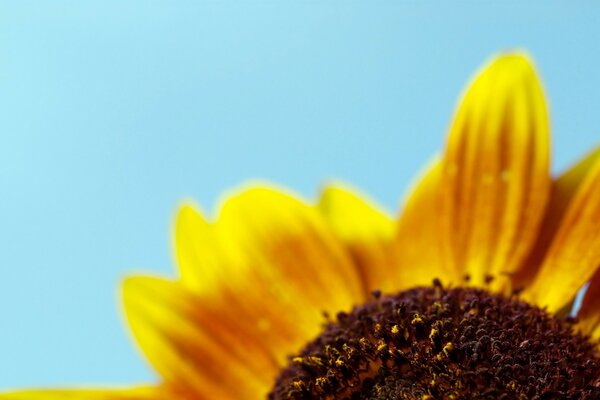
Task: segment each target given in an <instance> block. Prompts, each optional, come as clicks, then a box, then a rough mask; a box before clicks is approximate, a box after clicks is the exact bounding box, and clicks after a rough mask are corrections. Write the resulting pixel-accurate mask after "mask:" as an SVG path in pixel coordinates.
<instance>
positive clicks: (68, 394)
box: [0, 387, 183, 400]
mask: <svg viewBox="0 0 600 400" xmlns="http://www.w3.org/2000/svg"><path fill="white" fill-rule="evenodd" d="M165 395H166V391H164V390H162V389H160V388H151V387H143V388H142V387H140V388H132V389H47V390H23V391H17V392H10V393H0V400H165V399H166V398H165V397H164V396H165ZM168 396H169V397H168V399H169V400H175V398H176V397H175V396H173V393H168ZM180 399H181V400H183V398H180Z"/></svg>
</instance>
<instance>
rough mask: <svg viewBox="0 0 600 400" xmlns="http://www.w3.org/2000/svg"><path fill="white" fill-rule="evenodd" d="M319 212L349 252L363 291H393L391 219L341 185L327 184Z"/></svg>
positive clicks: (396, 285)
mask: <svg viewBox="0 0 600 400" xmlns="http://www.w3.org/2000/svg"><path fill="white" fill-rule="evenodd" d="M318 208H319V211H320V212H321V214H322V215H323V216H324V217H325V220H326V221H327V222H328V224H329V226H330V227H331V229H332V230H333V232H334V233H335V235H336V236H337V237H338V239H339V240H340V241H341V242H342V243H343V245H344V246H345V247H346V248H347V250H348V252H349V253H350V255H351V257H352V260H353V262H354V263H355V264H356V266H357V267H358V270H359V273H360V276H361V280H362V282H363V284H364V287H365V290H366V292H371V291H372V290H375V289H379V290H382V291H383V292H390V291H394V290H396V289H397V287H398V279H397V276H396V275H395V274H394V272H395V269H394V268H392V265H391V260H390V248H391V245H392V241H393V239H394V222H393V221H392V219H391V218H390V217H388V216H387V215H386V214H385V213H384V212H382V211H380V209H379V208H378V207H376V206H374V205H373V204H372V203H369V202H367V201H366V200H365V199H364V196H361V195H358V194H356V193H355V192H353V191H351V190H350V189H348V188H346V187H344V186H342V185H330V186H327V187H326V188H325V189H324V190H323V192H322V194H321V197H320V199H319V205H318Z"/></svg>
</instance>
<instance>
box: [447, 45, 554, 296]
mask: <svg viewBox="0 0 600 400" xmlns="http://www.w3.org/2000/svg"><path fill="white" fill-rule="evenodd" d="M549 141H550V138H549V122H548V113H547V109H546V103H545V99H544V94H543V92H542V88H541V85H540V82H539V81H538V78H537V75H536V73H535V71H534V69H533V66H532V64H531V63H530V61H529V60H528V59H527V57H526V56H524V55H521V54H507V55H502V56H500V57H498V58H496V59H495V60H494V61H493V62H492V63H491V64H490V65H489V66H487V67H486V68H485V69H484V70H483V72H482V73H480V74H479V75H478V76H477V77H476V78H475V80H474V82H473V83H472V84H471V86H470V87H469V88H468V90H467V92H466V93H465V95H464V97H463V100H462V102H461V104H460V107H459V108H458V111H457V112H456V115H455V118H454V121H453V123H452V126H451V128H450V133H449V138H448V143H447V147H446V152H445V155H444V157H443V164H442V169H443V178H442V181H443V182H442V187H443V189H442V192H443V202H442V216H441V222H442V232H443V246H442V248H443V250H444V261H445V262H449V263H450V265H451V267H452V268H453V269H457V270H459V271H464V272H465V273H467V274H468V275H469V276H470V277H471V279H472V282H473V283H474V284H476V285H483V284H484V282H485V281H486V277H487V275H492V276H495V277H502V276H506V275H510V274H512V273H514V272H515V271H516V270H517V269H518V268H519V266H520V265H521V264H522V262H523V261H524V258H525V257H526V255H527V254H528V252H529V251H530V249H531V247H532V245H533V243H534V240H535V237H536V236H537V232H538V229H539V225H540V222H541V219H542V216H543V211H544V208H545V206H546V202H547V199H548V195H549V189H550V177H549V147H550V145H549ZM496 282H497V283H499V282H498V281H496Z"/></svg>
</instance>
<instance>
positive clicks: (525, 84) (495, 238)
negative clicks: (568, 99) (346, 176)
mask: <svg viewBox="0 0 600 400" xmlns="http://www.w3.org/2000/svg"><path fill="white" fill-rule="evenodd" d="M549 132H550V128H549V120H548V112H547V106H546V102H545V97H544V94H543V90H542V87H541V84H540V82H539V80H538V78H537V74H536V72H535V70H534V67H533V66H532V63H531V62H530V60H529V59H528V58H527V56H525V55H523V54H520V53H511V54H503V55H500V56H498V57H496V58H495V59H494V60H492V61H491V62H490V63H489V64H488V65H487V66H485V67H484V68H483V70H482V71H481V72H480V73H478V74H477V75H476V77H475V79H474V81H473V82H472V83H471V84H470V85H469V87H468V88H467V90H466V92H465V94H464V95H463V98H462V100H461V102H460V104H459V107H458V109H457V111H456V114H455V117H454V119H453V122H452V123H451V126H450V130H449V135H448V140H447V143H446V147H445V150H444V152H443V154H442V155H441V156H440V157H439V158H438V159H436V160H435V161H434V162H433V163H432V165H430V167H429V168H428V169H427V171H426V172H425V174H424V175H423V177H422V178H421V179H420V180H419V181H418V183H417V184H416V186H415V187H414V188H413V190H412V192H411V193H410V195H409V197H408V198H407V200H406V202H405V204H404V206H403V209H402V212H401V214H400V216H399V217H398V218H397V219H396V218H390V217H388V216H387V215H386V214H385V213H383V212H381V211H379V209H378V208H377V207H375V206H373V205H372V204H371V203H370V202H367V201H366V200H364V198H363V197H362V196H359V195H357V194H356V193H355V192H353V191H351V190H349V189H347V188H345V187H343V186H339V185H337V186H336V185H334V186H329V187H327V188H325V190H324V191H323V193H322V195H321V197H320V199H319V201H318V203H317V204H316V205H312V204H308V203H307V202H305V201H303V200H300V199H299V198H298V197H297V196H294V195H291V194H289V193H286V192H284V191H281V190H276V189H273V188H271V187H267V186H255V187H251V188H248V189H244V190H241V191H239V192H237V193H235V194H233V195H231V196H230V197H228V198H227V200H225V201H224V203H223V206H222V208H221V210H220V212H219V214H218V216H217V218H216V219H215V221H209V220H207V219H206V218H205V217H204V216H203V214H202V213H201V212H200V211H199V210H198V208H197V207H195V206H193V205H191V204H186V205H184V206H183V207H181V209H180V210H179V213H178V215H177V218H176V221H175V229H174V247H175V254H176V260H177V266H178V272H179V276H178V277H177V278H176V279H163V278H158V277H148V276H136V277H131V278H128V279H126V280H125V282H124V284H123V301H124V308H125V313H126V316H127V321H128V322H129V325H130V328H131V330H132V332H133V335H134V337H135V338H136V341H137V343H138V345H139V346H140V348H141V350H142V352H143V353H144V355H145V356H146V358H147V359H148V361H149V362H150V363H151V364H152V366H153V367H154V368H155V369H156V371H157V373H158V376H159V377H160V378H159V379H158V383H156V384H155V385H150V386H148V387H144V388H132V389H126V390H117V389H115V390H71V391H61V390H47V391H24V392H14V393H6V394H3V395H0V399H7V400H8V399H13V400H16V399H21V400H22V399H27V400H41V399H58V398H65V397H66V396H67V395H68V396H69V398H73V399H76V398H80V399H97V400H108V399H128V400H145V399H169V400H171V399H173V400H179V399H188V400H196V399H198V400H200V399H241V398H243V399H264V398H267V397H269V398H270V399H313V398H320V399H400V398H402V399H421V400H425V399H437V398H447V399H467V398H469V399H471V398H482V399H483V398H491V397H496V398H499V399H513V398H514V399H517V398H539V399H542V398H543V399H554V398H556V399H559V398H560V399H567V398H569V399H585V398H588V399H597V398H600V353H599V347H598V338H600V271H597V270H598V268H597V267H598V266H599V265H600V225H599V224H598V223H597V221H598V220H600V158H599V157H598V156H599V154H600V153H599V152H594V153H592V154H591V155H589V156H588V157H587V158H585V159H584V160H583V161H581V162H580V163H579V164H577V165H576V166H574V167H573V168H572V169H570V170H569V171H567V172H566V173H565V174H563V175H561V176H559V177H558V178H553V177H552V176H551V175H550V170H549V164H550V163H549V158H550V133H549ZM589 281H590V286H589V290H588V292H587V295H586V297H585V298H584V300H583V304H582V306H581V310H580V312H579V315H578V319H577V320H574V319H570V318H564V317H565V315H566V313H568V310H569V309H570V307H571V304H572V302H573V299H574V297H575V295H576V294H577V292H578V291H579V290H580V289H581V287H582V286H583V285H584V284H585V283H586V282H589Z"/></svg>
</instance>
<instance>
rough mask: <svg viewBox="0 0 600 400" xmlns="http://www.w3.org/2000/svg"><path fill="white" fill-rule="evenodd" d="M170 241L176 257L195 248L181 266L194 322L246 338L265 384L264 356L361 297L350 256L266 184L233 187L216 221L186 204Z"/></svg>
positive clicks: (315, 220) (283, 356)
mask: <svg viewBox="0 0 600 400" xmlns="http://www.w3.org/2000/svg"><path fill="white" fill-rule="evenodd" d="M184 213H185V215H183V214H184ZM175 242H176V243H175V248H176V251H177V253H178V260H182V259H183V258H184V257H182V255H180V254H179V253H182V254H183V253H185V252H190V253H191V252H194V254H193V257H187V258H186V261H185V262H187V263H188V265H187V266H185V268H181V266H180V270H181V271H182V280H181V284H182V286H184V287H185V288H186V290H189V291H190V292H192V293H194V295H195V296H196V300H195V303H196V306H195V308H196V309H198V310H202V312H201V313H197V315H196V316H195V318H196V319H195V323H196V324H198V325H200V326H207V325H210V324H213V323H217V322H218V324H219V325H220V326H222V327H223V328H222V329H223V330H225V331H227V332H236V333H237V334H238V336H239V335H240V334H241V335H242V336H244V337H247V338H248V339H249V340H252V341H253V345H252V347H254V348H256V349H259V350H261V353H260V354H262V355H261V358H259V359H260V360H263V361H261V362H262V364H264V365H262V366H261V367H260V368H258V367H257V368H258V369H259V370H264V374H263V373H262V372H261V375H260V376H261V379H262V378H264V379H263V380H269V382H270V383H272V382H273V380H274V379H275V375H276V373H277V371H276V370H274V369H273V368H271V367H267V366H265V365H267V361H269V362H271V363H272V364H273V365H274V364H277V365H278V366H281V365H283V364H284V363H285V362H287V357H288V355H289V354H291V353H293V352H297V351H299V350H300V348H301V346H303V345H304V344H305V343H306V340H307V339H308V338H310V337H314V336H315V335H317V334H318V332H319V331H320V329H321V326H322V324H323V323H324V322H325V321H326V319H325V318H324V317H323V313H324V312H326V313H328V314H329V315H335V313H337V312H338V311H340V310H347V309H349V308H351V307H352V306H353V305H354V304H358V303H362V302H363V301H364V298H365V293H364V290H363V287H362V286H361V282H360V279H359V276H358V272H357V270H356V268H355V266H354V264H353V263H352V260H351V258H350V257H349V255H348V253H347V252H346V251H345V249H344V248H343V246H342V245H341V244H340V242H339V241H338V239H337V238H336V237H335V235H334V234H333V233H332V232H331V229H330V228H329V227H328V225H327V224H326V223H325V221H324V220H323V218H322V216H321V215H320V214H319V212H318V211H317V210H316V209H315V207H310V206H308V205H306V204H304V203H303V202H301V201H300V200H298V199H296V198H294V197H293V196H291V195H288V194H284V193H281V192H279V191H276V190H273V189H270V188H265V187H255V188H251V189H248V190H245V191H242V192H240V193H237V194H234V195H233V196H231V197H230V198H229V199H227V200H226V201H225V202H224V204H223V207H222V209H221V212H220V214H219V217H218V218H217V221H216V222H215V223H214V224H207V223H206V222H205V221H204V220H203V219H202V218H201V217H200V216H199V214H198V213H197V212H196V211H195V210H193V209H192V208H190V207H184V209H183V210H182V211H181V212H180V215H179V217H178V218H177V221H176V228H175ZM184 242H186V243H184ZM194 242H195V243H194ZM186 271H187V272H186ZM215 321H217V322H215ZM211 329H212V328H211ZM263 349H268V350H267V351H266V352H265V354H263V352H262V350H263ZM266 353H268V354H266ZM269 356H271V357H272V359H269V358H268V357H269ZM273 360H274V361H273ZM217 370H218V369H217ZM265 377H268V379H267V378H265ZM254 393H257V391H254ZM263 394H264V393H263ZM263 397H264V396H263Z"/></svg>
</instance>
